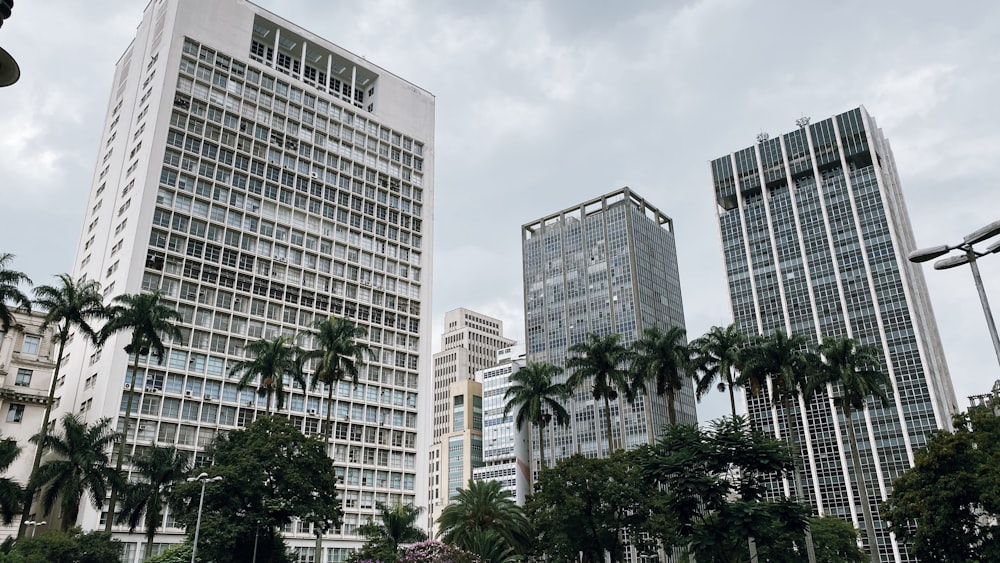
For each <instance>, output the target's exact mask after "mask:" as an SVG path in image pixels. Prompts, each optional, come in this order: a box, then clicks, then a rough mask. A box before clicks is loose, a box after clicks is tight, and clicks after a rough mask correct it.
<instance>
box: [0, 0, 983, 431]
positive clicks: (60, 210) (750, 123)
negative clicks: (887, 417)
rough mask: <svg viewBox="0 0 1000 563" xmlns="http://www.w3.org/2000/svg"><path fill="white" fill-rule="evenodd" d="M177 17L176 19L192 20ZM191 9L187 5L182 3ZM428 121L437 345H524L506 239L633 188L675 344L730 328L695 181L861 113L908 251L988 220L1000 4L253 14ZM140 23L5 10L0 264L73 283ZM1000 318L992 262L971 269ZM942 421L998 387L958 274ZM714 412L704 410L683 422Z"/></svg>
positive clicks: (516, 246)
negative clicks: (651, 231) (341, 58)
mask: <svg viewBox="0 0 1000 563" xmlns="http://www.w3.org/2000/svg"><path fill="white" fill-rule="evenodd" d="M192 1H194V0H192ZM202 1H207V0H202ZM259 4H261V5H263V6H264V7H265V8H267V9H269V10H271V11H273V12H275V13H277V14H279V15H281V16H283V17H285V18H287V19H289V20H291V21H293V22H297V23H299V24H301V25H303V26H304V27H306V28H307V29H309V30H311V31H313V32H315V33H316V34H318V35H320V36H322V37H324V38H327V39H329V40H331V41H333V42H334V43H337V44H338V45H340V46H342V47H344V48H346V49H348V50H350V51H353V52H355V53H357V54H360V55H363V56H365V57H366V58H367V59H368V60H369V61H372V62H374V63H375V64H378V65H379V66H382V67H383V68H385V69H388V70H390V71H391V72H393V73H395V74H398V75H399V76H401V77H403V78H406V79H407V80H410V81H411V82H413V83H415V84H417V85H419V86H421V87H423V88H425V89H427V90H429V91H430V92H432V93H433V94H434V95H435V96H436V98H437V132H436V159H435V170H436V176H437V178H436V185H435V186H434V190H435V200H436V204H435V225H434V230H435V237H434V238H435V243H434V244H435V248H434V258H433V260H434V274H435V275H434V304H433V305H434V307H433V308H434V328H433V332H432V334H430V335H428V336H430V337H431V338H432V339H433V341H434V347H435V349H437V348H438V341H439V339H440V332H441V325H442V317H443V315H444V312H445V311H447V310H450V309H453V308H456V307H466V308H470V309H473V310H477V311H480V312H483V313H486V314H491V315H494V316H496V317H499V318H500V319H502V320H503V321H504V322H505V329H506V332H507V335H508V336H510V337H512V338H517V339H521V338H522V337H523V333H524V328H523V313H522V299H521V295H522V287H521V266H520V260H521V249H520V226H521V225H522V224H524V223H526V222H529V221H532V220H534V219H537V218H539V217H541V216H543V215H545V214H548V213H551V212H554V211H558V210H560V209H563V208H565V207H568V206H570V205H573V204H575V203H579V202H580V201H583V200H585V199H588V198H592V197H595V196H598V195H601V194H603V193H607V192H610V191H612V190H614V189H617V188H619V187H621V186H626V185H627V186H630V187H631V188H633V189H634V190H636V191H637V192H638V193H639V194H640V195H642V196H643V197H644V198H646V199H647V200H649V201H650V202H651V203H652V204H653V205H655V206H657V207H659V208H660V209H661V210H662V211H664V212H665V213H667V214H668V215H670V216H672V217H673V219H674V221H675V229H676V233H677V247H678V253H679V262H680V271H681V282H682V286H683V293H684V295H683V298H684V308H685V313H686V319H687V328H688V333H689V335H690V336H691V337H692V338H693V337H696V336H698V335H700V334H702V333H703V332H705V331H706V330H707V329H708V328H709V327H711V326H712V325H724V324H728V323H729V322H730V320H731V316H730V312H729V300H728V294H727V290H726V285H725V277H724V271H723V263H722V256H721V253H720V247H721V245H720V242H719V233H718V228H717V226H716V223H715V211H714V198H713V193H712V186H711V178H710V174H709V168H708V161H709V160H710V159H712V158H716V157H719V156H722V155H726V154H728V153H730V152H732V151H735V150H739V149H741V148H744V147H746V146H749V145H751V144H753V142H754V137H755V136H756V135H757V133H759V132H762V131H763V132H769V133H771V134H772V135H777V134H779V133H783V132H787V131H790V130H792V129H794V128H795V125H794V121H795V119H796V118H798V117H800V116H809V117H811V118H812V119H813V120H814V121H816V120H820V119H824V118H826V117H829V116H831V115H833V114H836V113H840V112H843V111H846V110H848V109H851V108H852V107H855V106H857V105H864V106H865V107H866V108H867V109H868V110H869V112H870V113H871V114H872V115H873V116H874V117H875V118H876V120H877V121H878V123H879V125H880V126H881V127H882V128H883V129H884V131H885V134H886V135H887V137H888V138H889V140H890V142H891V144H892V147H893V150H894V152H895V156H896V162H897V165H898V168H899V172H900V176H901V180H902V185H903V190H904V193H905V194H906V200H907V204H908V207H909V210H910V216H911V220H912V223H913V227H914V230H915V233H916V238H917V242H918V245H920V246H932V245H937V244H943V243H950V242H956V241H958V240H960V239H961V237H962V236H964V235H965V234H967V233H968V232H971V231H973V230H975V229H977V228H979V227H980V226H982V225H985V224H987V223H989V222H991V221H994V220H997V219H1000V212H998V211H1000V209H998V205H997V202H996V200H997V197H996V196H997V194H998V193H1000V190H998V188H1000V182H998V178H1000V104H998V103H997V92H998V91H1000V33H998V31H997V30H1000V4H998V3H996V2H986V1H982V2H971V1H970V2H953V3H950V4H948V5H947V8H945V6H944V4H942V3H941V2H929V1H928V2H918V1H906V2H903V1H900V2H861V1H843V2H822V3H812V2H801V1H759V2H752V1H750V0H743V1H740V0H707V1H699V2H668V1H629V2H599V1H596V0H594V1H589V2H584V1H569V0H566V1H563V2H556V1H549V2H514V1H506V2H487V1H483V2H471V1H466V0H451V1H443V0H442V1H435V0H430V1H428V0H420V1H416V0H413V1H403V0H385V1H381V0H371V1H367V2H328V1H319V0H283V1H280V0H260V2H259ZM145 5H146V3H145V2H143V1H137V0H136V1H125V0H115V1H91V2H80V1H79V0H46V1H44V2H29V1H23V2H22V1H18V2H17V3H16V6H15V7H14V11H13V16H12V17H11V19H10V20H8V21H7V22H6V23H5V25H4V26H3V28H2V29H0V47H3V48H5V49H6V50H7V51H8V52H10V53H12V54H13V55H14V56H15V58H16V59H17V60H18V62H19V63H20V66H21V72H22V77H21V80H20V82H19V83H17V84H16V85H14V86H12V87H8V88H4V89H2V90H0V194H2V199H0V252H11V253H14V254H15V255H16V259H15V262H14V264H13V265H14V267H15V268H17V269H20V270H22V271H24V272H26V273H27V274H29V275H30V276H31V277H32V278H33V279H34V281H35V282H36V283H51V282H52V275H54V274H57V273H60V272H66V271H69V270H70V269H71V267H72V261H73V253H74V252H75V248H76V243H77V240H78V238H79V235H80V231H81V226H82V221H83V215H84V207H85V204H86V197H87V191H88V188H89V181H90V178H91V177H92V174H93V169H94V164H95V160H96V155H97V148H98V147H97V145H98V143H99V138H100V131H101V124H102V123H103V119H104V112H105V109H106V106H107V98H108V95H109V91H110V83H111V79H112V75H113V71H114V64H115V62H116V61H117V59H118V58H119V56H120V55H121V53H122V52H123V51H124V49H125V48H126V46H127V45H128V43H129V41H130V40H131V39H132V37H133V36H134V33H135V29H136V26H137V25H138V23H139V21H140V19H141V14H142V10H143V8H144V7H145ZM981 267H982V273H983V276H984V278H985V281H986V289H987V293H988V294H989V295H990V297H991V298H993V299H994V302H995V304H996V306H997V307H1000V257H989V258H986V259H984V260H983V261H982V262H981ZM926 274H927V279H928V283H929V285H930V292H931V297H932V300H933V303H934V308H935V313H936V316H937V319H938V324H939V327H940V331H941V335H942V338H943V340H944V348H945V351H946V353H947V357H948V364H949V366H950V369H951V373H952V377H953V380H954V384H955V390H956V393H957V394H958V397H959V400H960V405H962V406H965V405H966V404H967V400H966V398H965V397H966V396H968V395H970V394H976V393H984V392H986V391H988V390H989V388H990V386H991V385H992V383H993V382H994V381H995V380H997V379H998V376H1000V368H998V364H997V359H996V357H995V356H994V353H993V350H992V346H991V344H990V339H989V336H988V333H987V330H986V323H985V321H984V319H983V315H982V312H981V309H980V305H979V301H978V298H977V294H976V291H975V287H974V285H973V283H972V279H971V274H970V272H969V269H968V268H956V269H954V270H948V271H942V272H938V271H934V270H932V269H931V268H930V267H929V266H927V267H926ZM727 410H728V407H727V402H726V399H725V398H724V397H723V396H722V395H721V394H720V395H718V396H715V397H713V398H712V399H711V400H706V401H705V402H703V403H702V404H701V405H700V406H699V415H700V418H701V419H702V420H707V419H710V418H714V417H717V416H719V415H721V414H724V413H725V412H726V411H727Z"/></svg>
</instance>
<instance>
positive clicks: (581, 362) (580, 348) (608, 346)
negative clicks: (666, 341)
mask: <svg viewBox="0 0 1000 563" xmlns="http://www.w3.org/2000/svg"><path fill="white" fill-rule="evenodd" d="M569 351H570V353H571V354H574V355H573V356H570V357H569V358H567V359H566V367H567V368H569V369H571V370H573V374H572V375H571V376H570V378H569V381H568V382H567V383H568V384H569V385H570V387H572V388H573V389H578V388H580V387H581V386H582V385H584V384H585V383H586V382H592V385H591V393H592V394H593V397H594V400H596V401H600V400H603V401H604V424H605V427H606V429H607V432H608V452H609V453H610V452H612V451H614V449H615V446H614V434H613V433H612V427H611V401H613V400H615V399H617V398H618V392H619V390H621V391H622V392H626V393H628V392H630V387H629V381H628V359H629V351H628V348H626V347H625V346H624V345H623V344H622V343H621V335H620V334H609V335H607V336H598V335H597V334H593V333H591V334H589V335H587V341H586V342H577V343H576V344H574V345H572V346H570V347H569Z"/></svg>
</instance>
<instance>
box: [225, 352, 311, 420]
mask: <svg viewBox="0 0 1000 563" xmlns="http://www.w3.org/2000/svg"><path fill="white" fill-rule="evenodd" d="M291 340H292V339H291V337H289V336H277V337H275V338H273V339H271V340H267V339H260V340H257V341H254V342H251V343H249V344H247V345H246V348H245V350H246V352H247V354H248V355H249V356H251V357H253V359H252V360H242V361H239V362H236V363H235V364H233V367H232V368H231V369H230V370H229V374H230V375H231V376H235V375H240V380H239V383H237V384H236V388H237V389H243V388H244V387H246V386H247V385H249V384H250V382H252V381H253V380H255V379H258V378H259V379H260V386H259V387H258V388H257V392H258V393H259V394H261V395H263V396H264V397H265V402H264V412H265V413H268V414H269V413H270V412H271V410H270V409H271V395H272V394H273V395H274V402H275V406H274V410H275V412H277V411H278V410H279V409H281V408H283V407H284V406H285V385H284V377H285V374H288V375H290V376H291V377H292V379H293V380H294V381H296V382H297V383H299V384H300V385H302V386H303V387H304V386H305V377H304V376H303V375H302V370H301V363H300V362H299V358H300V357H301V356H302V350H301V349H299V347H298V346H295V345H292V344H290V343H291Z"/></svg>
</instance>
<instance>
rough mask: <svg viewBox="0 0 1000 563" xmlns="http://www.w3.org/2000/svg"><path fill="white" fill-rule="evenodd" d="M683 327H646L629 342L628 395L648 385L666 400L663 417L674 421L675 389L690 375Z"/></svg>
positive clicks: (638, 391)
mask: <svg viewBox="0 0 1000 563" xmlns="http://www.w3.org/2000/svg"><path fill="white" fill-rule="evenodd" d="M684 340H685V337H684V329H683V328H681V327H678V326H672V327H670V328H668V329H667V330H661V329H660V328H659V327H655V326H653V327H649V328H647V329H645V330H643V331H642V335H641V336H640V337H639V339H638V340H636V341H635V342H633V343H632V378H633V379H632V384H631V387H632V391H631V394H632V395H636V394H639V393H645V392H646V389H647V387H648V386H652V388H653V391H654V392H655V393H656V394H657V395H659V396H661V397H664V398H665V399H666V403H667V420H668V421H669V423H670V425H671V426H673V425H675V424H677V405H676V404H675V398H676V396H677V392H678V391H680V390H681V389H683V388H684V383H685V382H687V380H688V377H689V375H690V374H691V369H690V364H689V362H688V357H689V354H690V353H689V351H688V347H687V345H686V344H685V342H684Z"/></svg>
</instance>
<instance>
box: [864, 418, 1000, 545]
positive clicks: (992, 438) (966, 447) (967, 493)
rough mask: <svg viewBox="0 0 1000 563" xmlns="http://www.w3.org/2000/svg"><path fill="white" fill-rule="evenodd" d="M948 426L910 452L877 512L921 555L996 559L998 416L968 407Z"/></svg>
mask: <svg viewBox="0 0 1000 563" xmlns="http://www.w3.org/2000/svg"><path fill="white" fill-rule="evenodd" d="M954 426H955V430H954V432H946V431H942V432H938V433H936V434H934V435H933V436H932V437H931V439H930V440H929V441H928V442H927V445H926V447H924V448H922V449H920V450H918V451H916V452H915V455H914V465H913V467H911V468H910V469H908V470H907V471H906V472H905V473H903V474H902V475H901V476H899V477H898V478H896V480H895V481H894V482H893V485H892V495H891V496H890V497H889V500H888V501H887V502H886V504H884V505H883V508H884V509H885V510H884V512H883V514H884V515H885V516H886V517H887V518H888V519H889V521H890V522H891V523H892V529H893V531H895V532H896V534H897V535H898V536H899V537H900V538H902V539H903V540H905V541H907V542H909V543H910V544H911V546H912V548H911V549H912V553H913V555H915V556H916V557H917V558H918V559H920V560H921V561H936V562H941V563H958V562H968V561H984V562H985V561H1000V533H998V532H997V521H998V520H1000V417H998V416H996V415H995V414H994V413H993V412H992V411H991V410H990V409H989V408H987V407H980V408H974V409H970V412H968V413H966V414H961V415H958V416H956V417H955V424H954Z"/></svg>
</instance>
